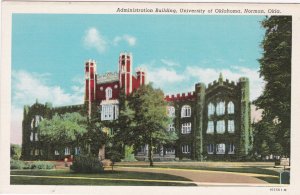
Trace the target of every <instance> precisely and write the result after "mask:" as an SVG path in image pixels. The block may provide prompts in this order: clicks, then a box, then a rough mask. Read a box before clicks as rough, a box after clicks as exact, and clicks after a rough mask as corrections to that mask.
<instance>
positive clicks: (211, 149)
mask: <svg viewBox="0 0 300 195" xmlns="http://www.w3.org/2000/svg"><path fill="white" fill-rule="evenodd" d="M213 153H214V145H213V144H208V145H207V154H213Z"/></svg>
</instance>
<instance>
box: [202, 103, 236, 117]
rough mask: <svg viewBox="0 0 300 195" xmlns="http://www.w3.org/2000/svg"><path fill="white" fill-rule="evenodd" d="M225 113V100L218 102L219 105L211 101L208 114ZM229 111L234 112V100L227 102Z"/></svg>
mask: <svg viewBox="0 0 300 195" xmlns="http://www.w3.org/2000/svg"><path fill="white" fill-rule="evenodd" d="M215 113H216V114H217V115H224V114H225V102H219V103H217V106H216V107H215V106H214V104H212V103H209V104H208V112H207V114H208V116H211V115H214V114H215ZM227 113H228V114H234V104H233V102H232V101H230V102H229V103H228V104H227Z"/></svg>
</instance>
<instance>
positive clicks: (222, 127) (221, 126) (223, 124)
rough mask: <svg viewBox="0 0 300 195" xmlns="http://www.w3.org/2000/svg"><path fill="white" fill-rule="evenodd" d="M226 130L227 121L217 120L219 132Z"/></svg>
mask: <svg viewBox="0 0 300 195" xmlns="http://www.w3.org/2000/svg"><path fill="white" fill-rule="evenodd" d="M224 132H225V121H224V120H221V121H217V133H224Z"/></svg>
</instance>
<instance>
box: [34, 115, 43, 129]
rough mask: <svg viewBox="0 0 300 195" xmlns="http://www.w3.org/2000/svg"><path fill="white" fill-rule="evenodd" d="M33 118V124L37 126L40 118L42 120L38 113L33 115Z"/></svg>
mask: <svg viewBox="0 0 300 195" xmlns="http://www.w3.org/2000/svg"><path fill="white" fill-rule="evenodd" d="M34 120H35V123H34V126H35V127H38V126H39V124H40V122H41V120H43V117H41V116H39V115H35V117H34Z"/></svg>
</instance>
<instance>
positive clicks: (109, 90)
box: [105, 87, 112, 100]
mask: <svg viewBox="0 0 300 195" xmlns="http://www.w3.org/2000/svg"><path fill="white" fill-rule="evenodd" d="M105 97H106V99H107V100H108V99H110V98H112V89H111V88H110V87H107V88H106V89H105Z"/></svg>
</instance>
